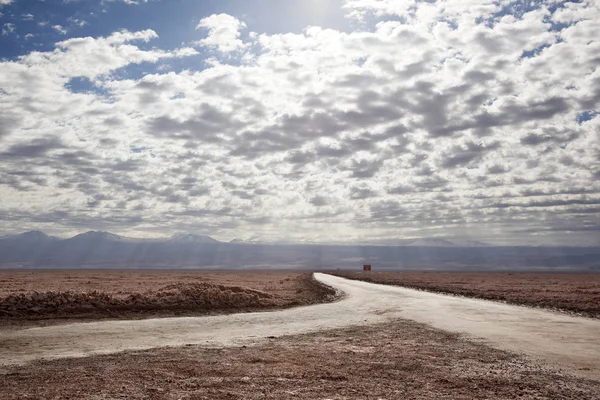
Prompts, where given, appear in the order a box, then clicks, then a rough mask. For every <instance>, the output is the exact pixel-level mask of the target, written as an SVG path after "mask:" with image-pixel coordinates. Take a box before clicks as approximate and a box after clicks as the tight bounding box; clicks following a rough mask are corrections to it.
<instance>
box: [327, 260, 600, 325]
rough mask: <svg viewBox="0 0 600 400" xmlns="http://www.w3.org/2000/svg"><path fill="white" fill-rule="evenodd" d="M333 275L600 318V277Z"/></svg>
mask: <svg viewBox="0 0 600 400" xmlns="http://www.w3.org/2000/svg"><path fill="white" fill-rule="evenodd" d="M331 273H332V274H333V275H337V276H341V277H344V278H349V279H357V280H362V281H366V282H374V283H381V284H386V285H396V286H404V287H409V288H414V289H423V290H428V291H432V292H438V293H446V294H455V295H461V296H467V297H475V298H480V299H486V300H494V301H505V302H508V303H512V304H518V305H526V306H533V307H542V308H548V309H552V310H561V311H567V312H570V313H575V314H579V315H585V316H589V317H595V318H600V274H575V273H496V272H376V271H373V272H362V271H361V272H349V271H334V272H331Z"/></svg>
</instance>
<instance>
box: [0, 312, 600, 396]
mask: <svg viewBox="0 0 600 400" xmlns="http://www.w3.org/2000/svg"><path fill="white" fill-rule="evenodd" d="M0 398H1V399H6V400H9V399H15V400H16V399H24V398H27V399H182V400H183V399H197V400H200V399H207V400H209V399H210V400H219V399H228V400H232V399H249V400H252V399H335V400H342V399H410V398H419V399H474V398H476V399H516V398H519V399H600V383H599V382H597V381H589V380H582V379H576V378H573V377H569V376H567V375H565V374H563V373H561V372H559V371H556V370H552V369H548V368H542V367H540V366H538V365H536V364H535V363H533V362H532V361H528V360H526V359H524V358H522V357H520V356H517V355H514V354H509V353H506V352H503V351H499V350H494V349H491V348H489V347H486V346H484V345H481V344H475V343H472V342H468V341H465V340H462V339H461V338H459V337H458V336H456V335H452V334H447V333H444V332H441V331H437V330H433V329H431V328H428V327H426V326H424V325H420V324H417V323H413V322H410V321H397V322H394V323H388V324H385V325H374V326H370V327H360V328H358V327H357V328H349V329H341V330H334V331H328V332H322V333H319V334H310V335H302V336H296V337H284V338H271V339H270V343H267V344H263V345H257V346H251V347H242V348H227V349H203V348H200V347H196V346H188V347H183V348H164V349H157V350H153V351H145V352H134V353H121V354H114V355H107V356H97V357H92V358H80V359H63V360H57V361H46V362H36V363H33V364H29V365H27V366H24V367H9V368H5V369H4V370H0Z"/></svg>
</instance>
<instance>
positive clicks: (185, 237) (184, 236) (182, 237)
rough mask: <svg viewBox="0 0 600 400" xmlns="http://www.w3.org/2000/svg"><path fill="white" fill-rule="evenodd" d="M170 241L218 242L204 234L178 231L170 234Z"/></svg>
mask: <svg viewBox="0 0 600 400" xmlns="http://www.w3.org/2000/svg"><path fill="white" fill-rule="evenodd" d="M170 241H171V242H179V243H219V241H218V240H216V239H213V238H211V237H210V236H206V235H194V234H192V233H180V234H177V235H173V236H171V239H170Z"/></svg>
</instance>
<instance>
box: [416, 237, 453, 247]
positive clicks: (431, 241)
mask: <svg viewBox="0 0 600 400" xmlns="http://www.w3.org/2000/svg"><path fill="white" fill-rule="evenodd" d="M406 246H410V247H456V245H455V244H454V243H452V242H450V241H448V240H444V239H437V238H425V239H416V240H413V241H411V242H408V243H407V244H406Z"/></svg>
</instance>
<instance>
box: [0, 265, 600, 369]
mask: <svg viewBox="0 0 600 400" xmlns="http://www.w3.org/2000/svg"><path fill="white" fill-rule="evenodd" d="M316 278H317V279H318V280H319V281H321V282H323V283H325V284H327V285H330V286H333V287H335V288H337V289H338V290H342V291H343V292H345V293H346V294H347V297H346V298H345V299H344V300H342V301H339V302H337V303H331V304H321V305H315V306H310V307H302V308H295V309H290V310H283V311H276V312H267V313H252V314H235V315H228V316H217V317H205V318H169V319H150V320H142V321H105V322H94V323H85V324H71V325H61V326H51V327H43V328H32V329H25V330H19V331H15V330H12V331H10V330H9V331H3V332H0V360H1V361H0V362H1V363H3V364H5V365H10V364H23V363H26V362H28V361H33V360H37V359H41V358H47V359H48V358H49V359H52V358H63V357H82V356H87V355H92V354H107V353H115V352H120V351H125V350H141V349H150V348H156V347H163V346H181V345H185V344H199V345H204V346H208V347H226V346H235V345H242V344H253V343H257V342H261V341H264V340H265V338H267V337H269V336H282V335H292V334H300V333H309V332H316V331H321V330H326V329H333V328H342V327H347V326H355V325H366V324H374V323H380V322H386V321H390V320H394V319H397V318H406V319H411V320H415V321H418V322H422V323H426V324H428V325H430V326H433V327H435V328H440V329H443V330H446V331H450V332H457V333H461V334H465V335H467V336H468V337H471V338H476V339H482V340H483V341H485V342H486V343H489V344H491V345H492V346H494V347H497V348H502V349H507V350H511V351H516V352H519V353H525V354H527V355H530V356H533V357H536V358H540V359H543V360H545V361H546V362H549V363H551V364H556V365H558V366H560V367H563V368H565V369H566V370H568V371H570V372H572V373H575V374H576V375H578V376H583V377H588V378H596V379H597V378H598V377H599V376H600V344H599V343H600V321H598V320H592V319H588V318H579V317H573V316H568V315H562V314H558V313H553V312H548V311H542V310H536V309H529V308H524V307H518V306H511V305H506V304H500V303H493V302H489V301H484V300H476V299H466V298H458V297H452V296H445V295H440V294H434V293H427V292H421V291H416V290H412V289H405V288H399V287H391V286H384V285H375V284H370V283H365V282H358V281H349V280H345V279H343V278H338V277H333V276H330V275H323V274H316Z"/></svg>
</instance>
